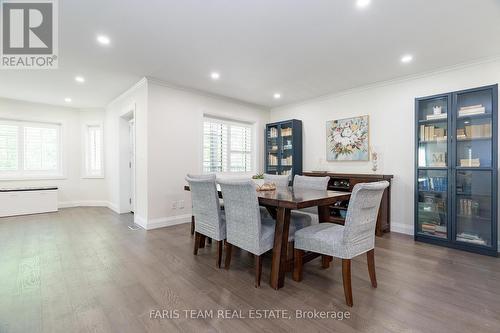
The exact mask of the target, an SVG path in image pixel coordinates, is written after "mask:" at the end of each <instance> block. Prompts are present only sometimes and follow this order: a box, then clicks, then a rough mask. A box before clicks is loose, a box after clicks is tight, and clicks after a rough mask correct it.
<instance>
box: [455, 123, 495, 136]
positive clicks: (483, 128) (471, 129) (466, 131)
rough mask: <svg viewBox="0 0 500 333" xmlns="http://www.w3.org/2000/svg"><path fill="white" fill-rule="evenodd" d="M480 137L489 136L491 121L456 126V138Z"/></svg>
mask: <svg viewBox="0 0 500 333" xmlns="http://www.w3.org/2000/svg"><path fill="white" fill-rule="evenodd" d="M458 138H460V139H462V140H466V139H481V138H491V123H487V124H477V125H466V126H464V128H463V129H462V128H457V139H458Z"/></svg>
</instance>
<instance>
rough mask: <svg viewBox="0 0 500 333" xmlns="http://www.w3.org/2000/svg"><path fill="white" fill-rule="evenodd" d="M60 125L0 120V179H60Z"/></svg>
mask: <svg viewBox="0 0 500 333" xmlns="http://www.w3.org/2000/svg"><path fill="white" fill-rule="evenodd" d="M62 174H63V172H62V143H61V125H60V124H52V123H41V122H28V121H17V120H0V178H5V179H23V178H46V177H49V178H51V177H62Z"/></svg>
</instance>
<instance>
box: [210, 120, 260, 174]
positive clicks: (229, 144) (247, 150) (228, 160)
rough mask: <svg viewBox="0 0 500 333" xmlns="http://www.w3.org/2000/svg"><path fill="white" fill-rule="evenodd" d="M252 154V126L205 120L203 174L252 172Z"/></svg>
mask: <svg viewBox="0 0 500 333" xmlns="http://www.w3.org/2000/svg"><path fill="white" fill-rule="evenodd" d="M252 154H253V151H252V127H251V125H249V124H245V123H237V122H232V121H224V120H219V119H211V118H205V121H204V124H203V172H206V173H208V172H250V171H252V157H253V155H252Z"/></svg>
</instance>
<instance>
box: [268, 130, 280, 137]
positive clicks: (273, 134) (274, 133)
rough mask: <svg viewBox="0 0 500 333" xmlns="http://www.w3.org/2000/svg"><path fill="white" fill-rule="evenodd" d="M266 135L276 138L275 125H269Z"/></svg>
mask: <svg viewBox="0 0 500 333" xmlns="http://www.w3.org/2000/svg"><path fill="white" fill-rule="evenodd" d="M268 136H269V138H270V139H275V138H277V137H278V129H277V128H276V127H270V128H269V134H268Z"/></svg>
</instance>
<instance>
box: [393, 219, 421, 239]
mask: <svg viewBox="0 0 500 333" xmlns="http://www.w3.org/2000/svg"><path fill="white" fill-rule="evenodd" d="M414 231H415V230H414V228H413V224H412V225H409V224H403V223H395V222H392V221H391V232H397V233H400V234H405V235H412V236H413V234H414V233H415V232H414Z"/></svg>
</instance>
